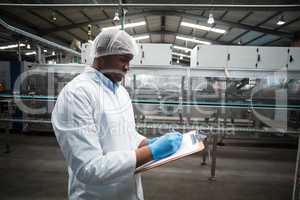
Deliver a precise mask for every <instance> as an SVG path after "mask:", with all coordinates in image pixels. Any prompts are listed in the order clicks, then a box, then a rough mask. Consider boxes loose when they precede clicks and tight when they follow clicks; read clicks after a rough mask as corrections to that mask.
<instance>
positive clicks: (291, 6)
mask: <svg viewBox="0 0 300 200" xmlns="http://www.w3.org/2000/svg"><path fill="white" fill-rule="evenodd" d="M270 3H272V2H271V1H270ZM0 6H1V7H28V8H68V7H69V8H74V7H78V8H89V7H93V8H95V7H101V8H118V7H120V6H121V7H124V8H159V9H160V8H170V9H181V10H182V9H185V10H191V9H208V10H210V9H215V10H216V9H231V10H234V9H236V10H249V9H253V10H268V9H272V10H281V11H283V10H284V11H287V10H299V8H300V4H149V3H122V4H98V3H97V4H52V3H51V4H38V3H32V4H17V3H0Z"/></svg>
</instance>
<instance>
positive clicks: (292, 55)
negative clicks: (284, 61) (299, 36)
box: [288, 47, 300, 70]
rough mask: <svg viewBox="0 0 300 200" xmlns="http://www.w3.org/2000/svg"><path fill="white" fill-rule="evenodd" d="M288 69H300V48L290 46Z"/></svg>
mask: <svg viewBox="0 0 300 200" xmlns="http://www.w3.org/2000/svg"><path fill="white" fill-rule="evenodd" d="M288 69H298V70H299V69H300V48H299V47H292V48H289V55H288Z"/></svg>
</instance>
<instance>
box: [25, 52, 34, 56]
mask: <svg viewBox="0 0 300 200" xmlns="http://www.w3.org/2000/svg"><path fill="white" fill-rule="evenodd" d="M35 54H36V52H35V51H31V52H27V53H25V55H26V56H30V55H35Z"/></svg>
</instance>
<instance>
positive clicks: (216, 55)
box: [191, 45, 228, 68]
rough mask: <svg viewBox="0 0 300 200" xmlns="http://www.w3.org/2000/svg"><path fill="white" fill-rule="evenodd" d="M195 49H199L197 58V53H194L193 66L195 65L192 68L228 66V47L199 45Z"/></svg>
mask: <svg viewBox="0 0 300 200" xmlns="http://www.w3.org/2000/svg"><path fill="white" fill-rule="evenodd" d="M195 48H196V49H197V53H196V56H195V53H192V55H193V56H192V57H191V64H193V65H191V67H201V68H202V67H208V68H210V67H213V68H216V67H225V66H227V51H228V46H221V45H197V46H196V47H195ZM195 48H194V51H195ZM194 59H195V60H194ZM194 64H195V65H194Z"/></svg>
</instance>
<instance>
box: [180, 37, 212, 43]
mask: <svg viewBox="0 0 300 200" xmlns="http://www.w3.org/2000/svg"><path fill="white" fill-rule="evenodd" d="M176 39H178V40H184V41H190V42H194V43H200V44H211V42H207V41H203V40H197V39H194V38H186V37H182V36H176Z"/></svg>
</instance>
